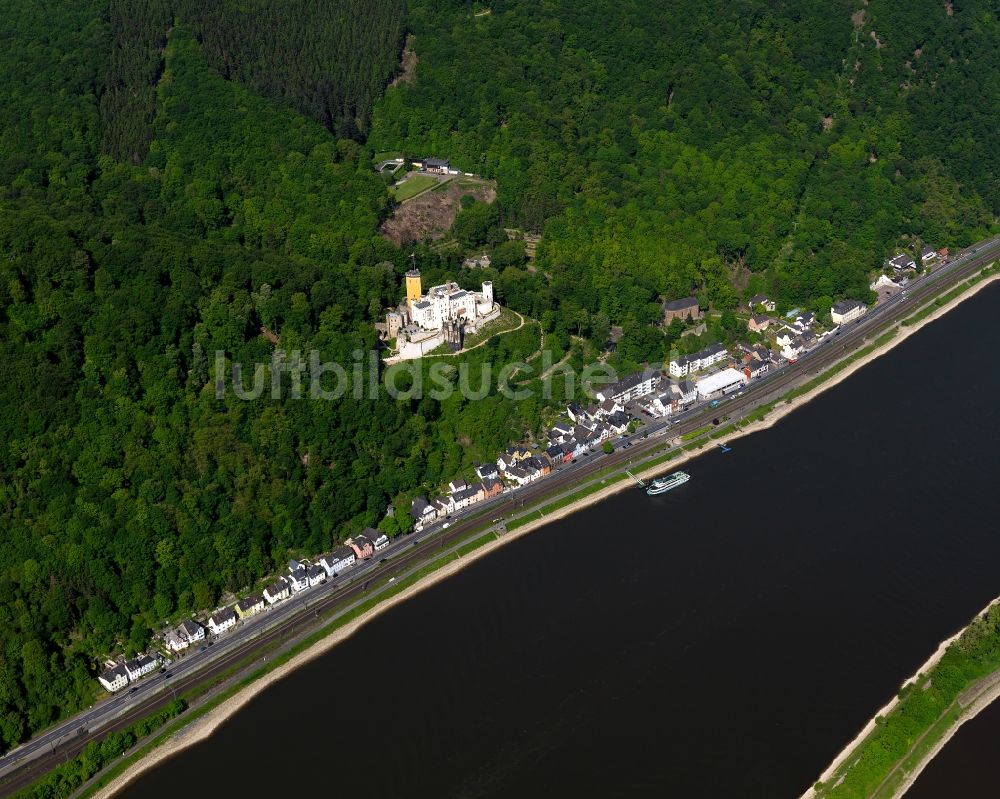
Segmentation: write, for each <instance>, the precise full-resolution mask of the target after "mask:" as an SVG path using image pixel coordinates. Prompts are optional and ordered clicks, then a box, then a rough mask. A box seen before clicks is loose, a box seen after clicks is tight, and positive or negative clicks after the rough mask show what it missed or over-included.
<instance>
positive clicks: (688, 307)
mask: <svg viewBox="0 0 1000 799" xmlns="http://www.w3.org/2000/svg"><path fill="white" fill-rule="evenodd" d="M674 319H680V320H681V321H682V322H686V321H687V320H688V319H691V320H692V321H693V320H696V319H701V308H699V307H698V300H697V298H695V297H685V298H684V299H682V300H673V301H672V302H665V303H663V324H664V325H669V324H670V323H671V322H673V321H674Z"/></svg>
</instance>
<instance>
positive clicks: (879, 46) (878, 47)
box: [868, 31, 885, 50]
mask: <svg viewBox="0 0 1000 799" xmlns="http://www.w3.org/2000/svg"><path fill="white" fill-rule="evenodd" d="M868 35H869V36H871V37H872V41H873V42H875V49H876V50H881V49H882V48H883V47H885V45H884V44H882V40H881V39H879V37H878V34H876V33H875V31H871V32H870V33H869V34H868Z"/></svg>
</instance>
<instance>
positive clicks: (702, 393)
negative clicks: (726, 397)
mask: <svg viewBox="0 0 1000 799" xmlns="http://www.w3.org/2000/svg"><path fill="white" fill-rule="evenodd" d="M747 379H748V378H747V376H746V375H745V374H743V372H738V371H737V370H735V369H723V370H722V371H721V372H716V373H715V374H711V375H708V376H707V377H703V378H702V379H701V380H699V381H698V382H697V383H695V386H696V388H697V389H698V398H699V399H703V400H704V399H711V398H712V397H719V396H722V395H723V394H731V393H732V392H734V391H739V390H740V389H741V388H742V387H743V386H745V385H746V383H747Z"/></svg>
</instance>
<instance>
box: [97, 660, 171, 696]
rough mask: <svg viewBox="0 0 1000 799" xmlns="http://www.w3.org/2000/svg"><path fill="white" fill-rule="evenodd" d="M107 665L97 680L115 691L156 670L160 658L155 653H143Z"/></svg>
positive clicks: (106, 687) (110, 690)
mask: <svg viewBox="0 0 1000 799" xmlns="http://www.w3.org/2000/svg"><path fill="white" fill-rule="evenodd" d="M106 665H107V666H108V668H107V669H105V670H104V671H103V672H101V674H100V675H99V676H98V678H97V680H98V682H100V684H101V685H103V686H104V688H105V689H106V690H107V691H109V692H110V693H115V692H116V691H120V690H121V689H122V688H124V687H125V686H126V685H128V684H129V683H132V682H135V681H136V680H138V679H139V678H140V677H143V676H145V675H147V674H149V673H150V672H151V671H156V669H157V667H158V666H159V665H160V659H159V657H157V656H156V655H155V654H154V655H147V654H143V655H137V656H136V657H134V658H131V659H130V660H123V661H122V662H120V663H108V664H106Z"/></svg>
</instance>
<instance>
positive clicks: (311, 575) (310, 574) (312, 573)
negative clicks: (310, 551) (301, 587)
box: [306, 563, 326, 588]
mask: <svg viewBox="0 0 1000 799" xmlns="http://www.w3.org/2000/svg"><path fill="white" fill-rule="evenodd" d="M306 580H307V581H308V582H309V587H310V588H312V587H313V586H314V585H319V584H320V583H322V582H325V581H326V569H324V568H323V567H322V566H320V565H319V564H318V563H314V564H313V565H312V566H310V567H309V568H308V569H306Z"/></svg>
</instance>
